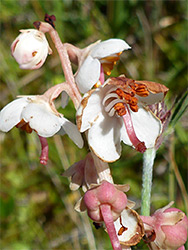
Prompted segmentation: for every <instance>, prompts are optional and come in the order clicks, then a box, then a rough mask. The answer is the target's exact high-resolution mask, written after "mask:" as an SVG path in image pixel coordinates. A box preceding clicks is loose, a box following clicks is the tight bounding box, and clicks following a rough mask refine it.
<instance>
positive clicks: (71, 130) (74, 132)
mask: <svg viewBox="0 0 188 250" xmlns="http://www.w3.org/2000/svg"><path fill="white" fill-rule="evenodd" d="M61 126H62V127H61V130H60V131H59V132H58V134H61V133H62V132H63V134H64V131H65V133H66V134H67V135H68V136H69V138H70V139H71V140H72V141H73V142H74V143H75V144H76V145H77V146H78V147H79V148H82V147H83V144H84V142H83V139H82V136H81V134H80V132H79V131H78V128H77V126H76V125H75V124H74V123H72V122H70V121H69V120H67V119H66V118H64V117H62V118H61Z"/></svg>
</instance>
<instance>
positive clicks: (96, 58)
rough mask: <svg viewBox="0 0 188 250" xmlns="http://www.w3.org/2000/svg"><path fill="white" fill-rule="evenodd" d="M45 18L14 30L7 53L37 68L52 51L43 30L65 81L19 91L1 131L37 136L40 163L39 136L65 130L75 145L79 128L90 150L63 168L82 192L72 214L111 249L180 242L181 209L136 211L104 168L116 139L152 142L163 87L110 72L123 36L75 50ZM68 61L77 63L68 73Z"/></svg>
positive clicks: (159, 122) (157, 135)
mask: <svg viewBox="0 0 188 250" xmlns="http://www.w3.org/2000/svg"><path fill="white" fill-rule="evenodd" d="M45 21H46V22H38V21H37V22H35V23H34V26H35V28H36V29H27V30H21V31H20V32H21V34H20V35H19V36H18V37H17V38H16V39H15V40H14V42H13V43H12V46H11V51H12V55H13V57H14V58H15V60H16V61H17V62H18V64H19V66H20V68H22V69H31V70H33V69H38V68H40V67H41V66H42V65H43V64H44V62H45V60H46V58H47V55H48V54H51V53H52V50H51V49H50V47H49V45H48V41H47V39H46V37H45V33H49V35H50V36H51V38H52V40H53V42H54V44H55V47H56V49H57V51H58V53H59V57H60V60H61V64H62V69H63V72H64V76H65V82H63V83H59V84H57V85H55V86H53V87H51V88H50V89H48V90H47V91H46V92H45V93H44V94H41V95H28V96H18V97H17V99H16V100H14V101H12V102H11V103H9V104H8V105H6V106H5V107H4V108H3V109H2V110H1V111H0V130H1V131H3V132H8V131H10V130H11V129H12V128H14V127H16V128H19V129H21V130H24V131H26V132H27V133H31V132H33V131H34V132H35V133H37V135H38V136H39V140H40V142H41V149H42V150H41V156H40V162H41V163H42V164H44V165H46V164H47V161H48V143H47V139H46V138H48V137H51V136H53V135H55V134H59V135H64V134H67V135H68V136H69V137H70V138H71V139H72V140H73V142H74V143H75V144H76V145H77V146H78V147H79V148H82V147H83V139H82V134H81V133H85V136H86V139H87V141H88V145H89V150H90V152H89V153H88V154H87V156H86V158H85V159H81V160H80V161H79V162H76V163H75V164H73V165H72V166H71V167H70V168H69V169H68V170H66V171H65V172H64V173H63V176H66V177H70V178H71V182H70V189H71V190H73V191H74V190H76V189H78V188H82V189H83V192H84V195H83V197H81V199H80V200H79V201H78V202H77V204H76V206H75V209H76V211H78V212H83V211H87V214H88V216H89V217H90V218H91V219H92V220H93V221H94V222H95V223H97V224H98V223H102V225H104V228H105V230H106V231H107V233H108V234H109V237H110V240H111V244H112V247H113V249H114V250H121V249H130V248H131V246H134V245H136V244H138V243H139V242H140V240H141V239H142V238H143V239H144V241H145V242H146V243H147V244H148V245H149V247H150V249H154V250H155V249H177V248H179V247H181V246H183V244H184V243H185V241H186V237H187V233H186V230H187V227H188V220H187V217H186V216H185V214H184V213H183V212H181V211H179V210H177V209H170V208H169V207H165V208H163V209H159V210H157V211H156V212H155V213H154V214H153V215H152V216H148V217H146V216H140V215H139V214H138V213H137V212H136V211H135V210H134V209H133V207H134V205H135V204H134V202H133V201H130V200H129V199H128V197H127V194H125V193H127V192H128V190H129V188H130V187H129V185H127V184H125V185H118V184H114V182H113V178H112V175H111V172H110V168H109V165H108V162H114V161H116V160H118V159H119V158H120V156H121V151H122V149H121V142H123V143H124V144H126V145H128V146H131V147H132V148H133V149H134V150H137V151H138V152H140V153H144V152H146V151H147V150H149V149H157V148H158V147H159V144H160V143H161V140H162V139H161V138H162V133H163V132H164V129H165V126H166V125H167V122H168V118H169V116H167V115H166V116H165V119H164V117H161V116H160V115H159V114H157V113H156V109H155V107H156V105H159V104H160V103H162V102H163V101H164V98H165V96H166V94H167V92H168V88H167V87H166V86H164V85H162V84H160V83H155V82H150V81H139V80H134V79H131V78H127V77H126V76H125V75H120V76H118V77H109V76H110V74H111V71H112V69H113V67H114V65H116V63H117V61H118V60H119V59H120V56H121V54H122V53H123V51H127V50H128V49H131V47H130V46H129V45H128V44H127V43H126V42H125V41H123V40H121V39H109V40H106V41H97V42H95V43H93V44H91V45H89V46H87V47H86V48H83V49H80V48H78V47H76V46H74V45H72V44H69V43H65V44H63V43H62V42H61V40H60V38H59V35H58V33H57V31H56V30H55V28H54V27H55V25H54V21H55V17H54V16H48V15H46V17H45ZM71 63H74V64H76V65H77V71H76V73H75V74H73V72H72V67H71ZM65 93H66V95H68V96H69V97H70V98H71V100H72V101H73V104H74V106H75V109H76V124H74V123H72V122H71V121H69V120H68V119H66V118H65V117H64V115H63V114H62V113H60V112H58V110H57V109H56V107H55V104H54V100H55V99H56V98H57V97H58V96H59V95H60V94H61V95H62V97H64V98H65V99H63V101H62V107H63V108H65V107H66V104H67V102H66V100H67V99H66V95H64V94H65ZM82 94H83V96H82ZM168 114H169V113H168ZM178 232H181V235H180V234H179V233H178Z"/></svg>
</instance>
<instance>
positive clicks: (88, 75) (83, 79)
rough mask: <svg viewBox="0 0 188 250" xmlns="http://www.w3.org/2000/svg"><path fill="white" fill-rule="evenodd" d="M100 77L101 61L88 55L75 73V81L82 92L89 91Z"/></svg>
mask: <svg viewBox="0 0 188 250" xmlns="http://www.w3.org/2000/svg"><path fill="white" fill-rule="evenodd" d="M99 77H100V62H99V60H98V59H93V58H92V57H91V56H88V57H87V58H86V60H85V61H84V62H83V64H82V65H81V66H80V68H79V69H78V71H77V73H76V75H75V81H76V84H77V85H78V88H79V90H80V91H81V92H82V93H86V92H87V91H89V90H90V89H91V88H92V87H93V85H95V84H96V83H97V82H98V80H99Z"/></svg>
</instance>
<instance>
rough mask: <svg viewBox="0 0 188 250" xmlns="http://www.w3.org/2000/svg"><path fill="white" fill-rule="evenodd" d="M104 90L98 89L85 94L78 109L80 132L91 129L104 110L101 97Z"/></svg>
mask: <svg viewBox="0 0 188 250" xmlns="http://www.w3.org/2000/svg"><path fill="white" fill-rule="evenodd" d="M101 96H102V90H100V89H96V90H95V91H93V92H92V91H91V92H89V93H87V94H85V95H84V97H83V99H82V100H83V101H82V102H81V105H80V107H79V108H78V110H77V113H76V115H77V121H78V120H79V121H81V122H79V124H78V123H77V124H78V127H79V130H80V132H84V131H86V130H87V129H89V128H90V127H91V126H92V124H93V122H94V121H95V120H96V119H97V117H98V115H99V113H100V112H101V111H102V106H101V100H102V98H101Z"/></svg>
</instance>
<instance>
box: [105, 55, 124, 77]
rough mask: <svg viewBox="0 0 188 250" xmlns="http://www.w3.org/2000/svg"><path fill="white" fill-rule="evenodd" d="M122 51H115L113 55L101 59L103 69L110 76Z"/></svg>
mask: <svg viewBox="0 0 188 250" xmlns="http://www.w3.org/2000/svg"><path fill="white" fill-rule="evenodd" d="M121 53H122V52H120V53H115V54H113V55H111V56H107V57H104V58H102V59H101V60H100V62H101V64H102V67H103V70H104V73H105V74H106V75H108V76H109V75H110V74H111V71H112V69H113V67H114V65H116V62H117V61H118V60H119V58H120V55H121Z"/></svg>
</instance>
